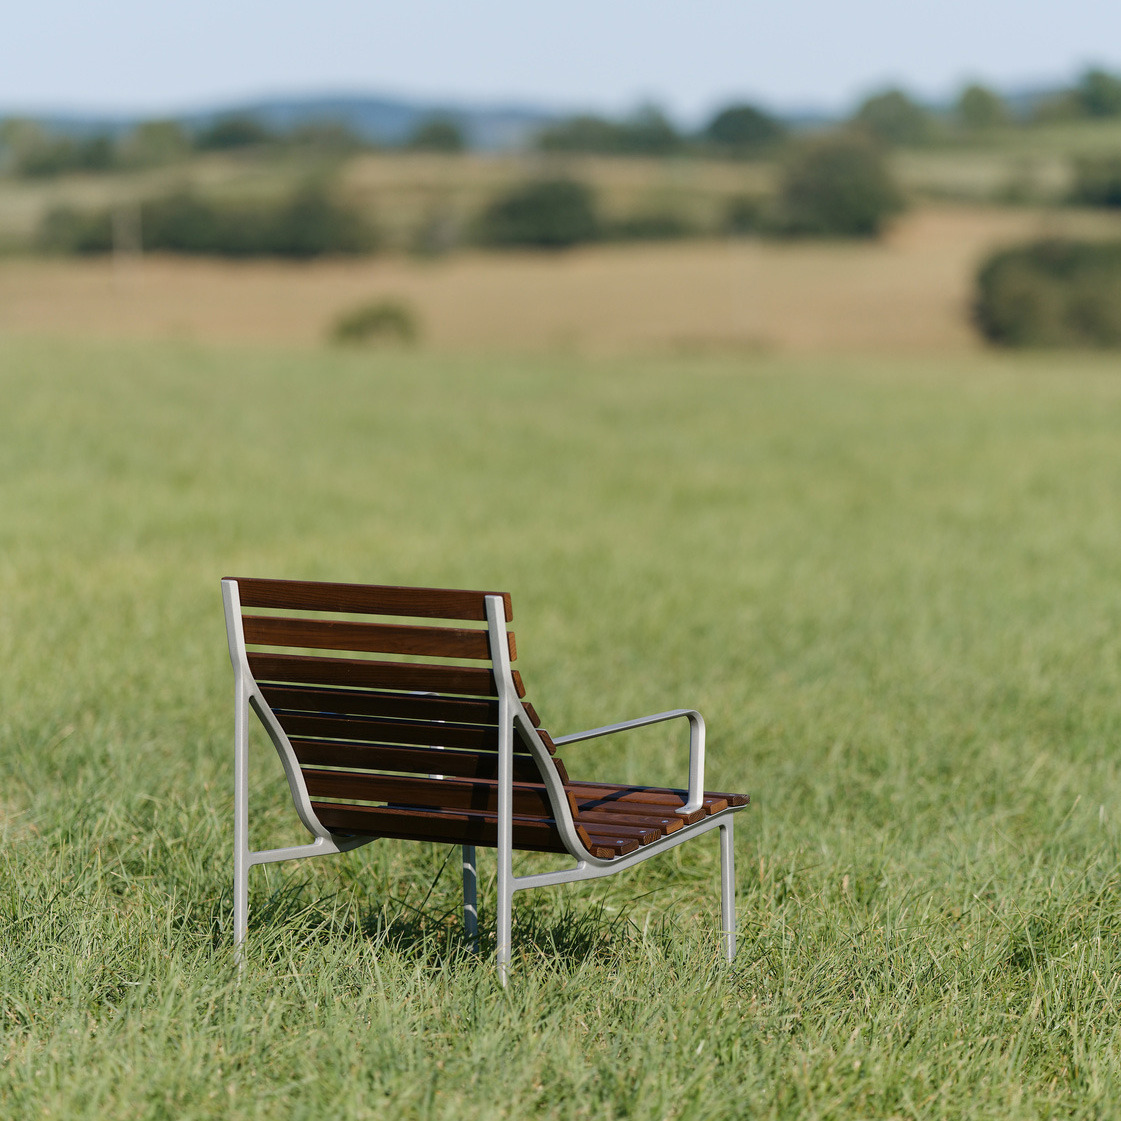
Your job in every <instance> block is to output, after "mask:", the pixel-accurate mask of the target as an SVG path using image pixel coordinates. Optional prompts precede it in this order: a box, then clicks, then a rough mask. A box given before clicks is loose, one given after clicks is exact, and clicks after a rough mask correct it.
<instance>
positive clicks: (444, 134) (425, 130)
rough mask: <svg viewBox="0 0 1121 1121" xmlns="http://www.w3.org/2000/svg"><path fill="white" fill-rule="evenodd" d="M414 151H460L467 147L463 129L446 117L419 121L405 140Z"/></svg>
mask: <svg viewBox="0 0 1121 1121" xmlns="http://www.w3.org/2000/svg"><path fill="white" fill-rule="evenodd" d="M405 147H406V148H411V149H413V151H415V152H462V151H463V150H464V149H465V148H466V147H467V141H466V139H465V138H464V136H463V129H461V128H460V127H459V125H458V124H456V122H455V121H453V120H449V119H448V118H447V117H432V118H430V119H429V120H427V121H421V123H420V124H419V125H417V127H416V128H415V129H414V130H413V134H412V135H411V136H410V137H409V139H408V140H407V141H406V142H405Z"/></svg>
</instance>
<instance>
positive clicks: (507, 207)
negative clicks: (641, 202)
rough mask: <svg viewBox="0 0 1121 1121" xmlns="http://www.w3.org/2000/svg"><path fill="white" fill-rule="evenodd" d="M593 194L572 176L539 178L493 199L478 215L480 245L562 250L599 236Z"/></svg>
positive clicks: (477, 236) (477, 229)
mask: <svg viewBox="0 0 1121 1121" xmlns="http://www.w3.org/2000/svg"><path fill="white" fill-rule="evenodd" d="M599 232H600V227H599V220H598V218H597V217H596V210H595V197H594V195H593V194H592V190H591V188H590V187H588V186H587V185H586V184H584V183H578V182H576V181H575V180H573V179H540V180H536V181H534V182H530V183H524V184H522V185H521V186H518V187H514V188H513V189H512V190H510V191H508V192H507V193H505V194H503V195H500V196H499V197H498V198H496V199H494V200H493V201H492V202H491V203H490V204H489V205H488V206H487V207H486V208H485V209H484V210H483V212H482V214H481V215H480V216H479V219H478V222H477V223H476V238H477V240H478V241H479V242H480V243H481V244H483V245H493V246H499V247H506V246H534V247H537V248H541V249H563V248H566V247H567V246H570V245H577V244H579V243H580V242H584V241H593V240H594V239H595V238H597V237H598V236H599Z"/></svg>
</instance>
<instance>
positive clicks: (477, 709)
mask: <svg viewBox="0 0 1121 1121" xmlns="http://www.w3.org/2000/svg"><path fill="white" fill-rule="evenodd" d="M261 692H262V693H263V694H264V696H265V700H266V701H268V702H269V705H270V707H272V708H274V709H275V708H287V709H298V710H302V711H305V712H322V713H340V714H343V713H345V714H347V715H353V716H384V717H389V718H397V719H401V720H452V721H456V722H457V723H460V724H492V725H494V724H497V723H498V702H497V701H487V700H473V699H471V700H469V699H467V698H465V697H426V696H418V695H417V694H415V693H375V692H371V691H368V690H365V689H362V690H359V689H322V688H321V689H315V688H300V687H299V686H298V685H262V686H261Z"/></svg>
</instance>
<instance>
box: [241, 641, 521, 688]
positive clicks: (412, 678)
mask: <svg viewBox="0 0 1121 1121" xmlns="http://www.w3.org/2000/svg"><path fill="white" fill-rule="evenodd" d="M249 668H250V670H252V672H253V676H254V678H255V679H256V680H257V681H274V682H286V683H290V684H300V685H347V686H351V687H355V688H362V689H416V690H418V691H421V692H430V693H460V694H465V695H467V696H474V697H495V696H497V695H498V689H497V687H496V685H495V683H494V674H493V673H492V672H491V671H490V670H489V669H483V668H481V667H479V668H476V667H475V666H433V665H427V664H425V663H423V662H381V661H376V660H374V659H372V658H370V659H366V658H316V657H309V656H307V655H304V654H261V653H255V652H250V653H249ZM513 678H514V688H515V689H516V690H517V691H518V696H519V697H522V696H525V686H524V685H523V684H522V679H521V675H520V674H519V673H518V671H517V670H514V673H513Z"/></svg>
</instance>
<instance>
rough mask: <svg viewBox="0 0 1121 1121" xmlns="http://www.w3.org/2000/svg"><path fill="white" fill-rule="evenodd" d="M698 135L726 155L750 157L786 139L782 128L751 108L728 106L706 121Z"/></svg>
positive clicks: (751, 106)
mask: <svg viewBox="0 0 1121 1121" xmlns="http://www.w3.org/2000/svg"><path fill="white" fill-rule="evenodd" d="M701 135H702V136H703V137H704V139H705V140H707V141H708V142H709V143H710V144H712V145H713V146H714V147H716V148H719V149H722V150H723V151H724V152H726V153H728V154H729V155H739V156H753V155H758V154H759V153H761V152H766V151H769V150H770V149H772V148H774V147H775V145H777V144H778V143H780V142H781V141H782V140H783V138H784V137H785V136H786V129H785V128H784V127H783V126H782V124H780V123H779V122H778V121H777V120H775V118H774V117H772V116H770V115H769V114H767V113H764V112H763V111H762V110H761V109H757V108H756V107H755V106H754V105H729V106H727V107H726V108H724V109H721V110H720V112H718V113H717V114H716V115H715V116H714V117H713V118H712V120H711V121H709V123H708V124H707V125H706V126H705V129H704V131H703V133H702V134H701Z"/></svg>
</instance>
